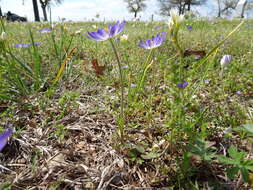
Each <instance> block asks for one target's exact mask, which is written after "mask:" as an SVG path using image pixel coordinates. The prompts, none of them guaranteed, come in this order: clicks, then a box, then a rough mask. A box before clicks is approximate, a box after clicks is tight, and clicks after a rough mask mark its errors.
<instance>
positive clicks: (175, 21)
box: [168, 9, 184, 28]
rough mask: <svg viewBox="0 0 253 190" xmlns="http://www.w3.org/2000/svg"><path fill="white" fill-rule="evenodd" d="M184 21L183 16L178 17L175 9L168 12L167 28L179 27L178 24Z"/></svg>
mask: <svg viewBox="0 0 253 190" xmlns="http://www.w3.org/2000/svg"><path fill="white" fill-rule="evenodd" d="M183 20H184V15H179V14H178V11H177V9H171V10H170V19H169V23H168V24H169V27H170V28H172V27H174V26H179V24H180V23H181V22H182V21H183Z"/></svg>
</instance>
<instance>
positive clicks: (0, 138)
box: [0, 128, 13, 152]
mask: <svg viewBox="0 0 253 190" xmlns="http://www.w3.org/2000/svg"><path fill="white" fill-rule="evenodd" d="M12 133H13V131H12V129H11V128H8V129H6V130H5V131H4V132H3V133H1V134H0V152H1V151H2V150H3V148H4V147H5V145H6V144H7V140H8V138H9V137H10V136H11V135H12Z"/></svg>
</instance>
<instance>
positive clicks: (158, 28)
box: [154, 25, 163, 30]
mask: <svg viewBox="0 0 253 190" xmlns="http://www.w3.org/2000/svg"><path fill="white" fill-rule="evenodd" d="M162 27H163V26H162V25H159V26H156V27H155V28H154V29H155V30H160V29H161V28H162Z"/></svg>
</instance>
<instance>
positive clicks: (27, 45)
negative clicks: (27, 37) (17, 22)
mask: <svg viewBox="0 0 253 190" xmlns="http://www.w3.org/2000/svg"><path fill="white" fill-rule="evenodd" d="M14 46H15V47H16V48H23V47H24V48H26V47H30V46H31V44H23V43H20V44H15V45H14Z"/></svg>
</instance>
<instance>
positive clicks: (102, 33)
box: [87, 21, 126, 41]
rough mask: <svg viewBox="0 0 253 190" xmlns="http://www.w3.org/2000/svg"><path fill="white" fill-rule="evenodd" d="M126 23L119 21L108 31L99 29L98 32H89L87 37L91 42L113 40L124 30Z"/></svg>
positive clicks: (110, 26) (109, 27)
mask: <svg viewBox="0 0 253 190" xmlns="http://www.w3.org/2000/svg"><path fill="white" fill-rule="evenodd" d="M125 24H126V21H123V22H122V23H120V22H119V21H118V22H117V23H116V24H114V25H109V26H108V28H107V29H102V28H100V29H98V31H97V32H87V34H88V35H87V37H88V38H89V39H91V40H96V41H105V40H107V39H110V38H113V37H114V36H116V35H118V34H119V33H121V32H122V31H123V30H124V26H125Z"/></svg>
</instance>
